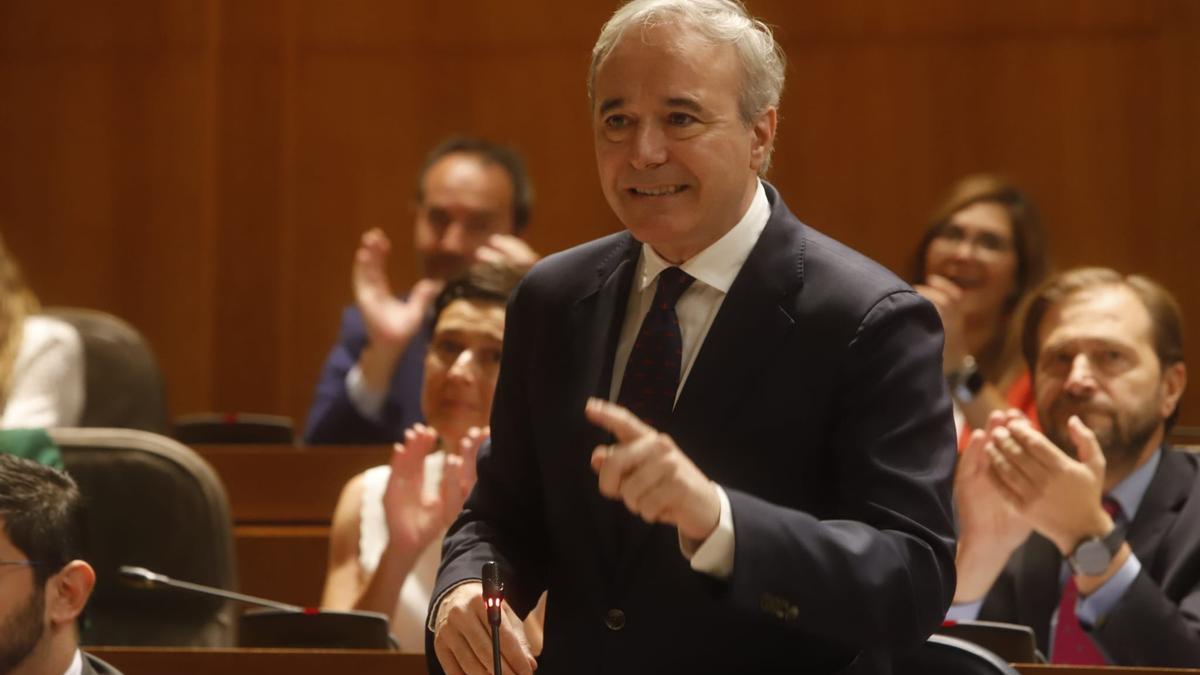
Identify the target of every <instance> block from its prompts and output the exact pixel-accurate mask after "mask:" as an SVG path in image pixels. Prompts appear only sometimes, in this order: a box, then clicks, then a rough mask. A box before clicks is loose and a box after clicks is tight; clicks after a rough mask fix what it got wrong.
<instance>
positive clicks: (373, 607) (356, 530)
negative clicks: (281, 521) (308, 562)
mask: <svg viewBox="0 0 1200 675" xmlns="http://www.w3.org/2000/svg"><path fill="white" fill-rule="evenodd" d="M519 278H520V271H518V270H516V269H515V268H510V267H508V266H504V265H500V264H492V263H477V264H476V265H474V266H472V267H471V268H470V270H469V271H468V273H467V275H466V276H465V277H462V278H459V279H455V280H452V281H449V282H447V284H446V286H445V288H444V289H443V290H442V291H441V293H440V294H439V295H438V297H437V299H436V300H435V302H434V313H435V318H434V326H433V337H432V339H431V340H430V343H429V349H428V351H427V352H426V356H425V375H424V381H423V384H422V387H421V407H422V412H423V413H424V417H425V419H426V420H427V422H428V423H427V424H417V425H415V426H414V427H413V428H411V429H409V430H408V431H407V432H406V433H405V439H404V442H403V443H397V444H396V446H395V452H394V453H393V454H392V461H391V463H390V465H383V466H377V467H374V468H371V469H367V470H366V471H364V472H363V473H361V474H359V475H358V476H356V477H354V478H352V479H350V481H349V482H348V483H347V484H346V486H345V487H344V488H343V490H342V495H341V497H340V498H339V499H338V504H337V508H336V510H335V512H334V516H333V527H332V529H331V531H330V537H329V538H330V551H329V571H328V574H327V576H326V580H325V592H324V597H323V598H322V605H323V606H324V607H326V608H329V609H339V610H343V609H360V610H370V611H376V612H383V613H384V614H387V615H388V616H389V617H390V624H391V630H392V633H393V634H394V635H395V636H396V638H397V639H398V640H399V641H400V648H401V649H402V650H403V651H406V652H423V651H424V649H425V617H426V613H427V611H428V609H429V601H430V599H431V598H430V595H431V594H432V592H433V586H434V579H435V577H436V575H437V567H438V562H439V561H440V559H441V550H442V536H443V535H444V534H445V532H446V528H447V527H448V526H449V525H450V523H451V522H452V521H453V520H454V518H455V517H456V516H457V515H458V512H459V511H460V510H462V505H463V501H464V500H465V499H466V496H467V493H469V492H470V491H471V488H472V487H474V485H475V456H476V453H478V451H479V448H480V446H481V445H482V444H483V442H484V441H485V440H487V436H488V428H487V425H488V421H489V418H490V416H491V412H492V396H493V394H494V393H495V390H496V378H497V376H498V375H499V371H500V355H501V350H502V346H503V338H504V312H505V303H506V302H507V300H508V296H509V293H511V291H512V289H513V287H514V286H515V285H516V282H517V280H518V279H519ZM539 617H540V613H539V614H537V615H536V616H535V615H534V614H531V615H530V619H528V620H527V621H526V635H527V638H528V639H529V640H530V642H531V643H532V644H533V645H534V646H537V647H538V649H539V650H540V644H541V637H540V636H541V620H540V618H539Z"/></svg>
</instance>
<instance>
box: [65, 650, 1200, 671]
mask: <svg viewBox="0 0 1200 675" xmlns="http://www.w3.org/2000/svg"><path fill="white" fill-rule="evenodd" d="M88 651H90V652H92V653H93V654H95V655H96V656H99V657H100V658H102V659H104V660H105V661H108V662H109V663H111V664H113V665H114V666H116V667H117V668H118V669H119V670H121V671H122V672H123V673H124V674H125V675H163V674H165V673H171V675H211V674H212V673H221V674H222V675H329V673H354V674H355V675H426V673H427V670H426V668H425V657H424V656H422V655H419V654H398V653H396V652H384V651H366V650H364V651H353V650H341V649H176V648H163V647H91V648H89V649H88ZM1015 666H1016V669H1017V670H1018V671H1019V672H1020V673H1021V675H1167V674H1169V673H1200V670H1191V669H1187V670H1180V669H1175V668H1121V667H1115V666H1104V667H1100V666H1051V665H1045V664H1022V663H1018V664H1015Z"/></svg>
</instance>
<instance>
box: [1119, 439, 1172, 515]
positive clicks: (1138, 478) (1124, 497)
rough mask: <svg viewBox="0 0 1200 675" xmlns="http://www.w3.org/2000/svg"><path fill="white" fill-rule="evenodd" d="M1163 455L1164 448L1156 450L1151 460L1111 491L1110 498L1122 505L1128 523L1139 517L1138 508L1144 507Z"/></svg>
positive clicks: (1122, 511)
mask: <svg viewBox="0 0 1200 675" xmlns="http://www.w3.org/2000/svg"><path fill="white" fill-rule="evenodd" d="M1162 453H1163V451H1162V448H1159V449H1158V450H1155V451H1154V454H1153V455H1152V456H1151V457H1150V459H1148V460H1146V462H1145V463H1144V464H1142V465H1141V466H1139V467H1138V468H1137V469H1136V470H1134V472H1133V473H1131V474H1129V475H1128V476H1126V477H1125V480H1122V481H1121V482H1120V483H1117V484H1116V486H1114V487H1113V489H1112V490H1110V491H1109V493H1108V496H1109V497H1112V498H1113V499H1115V500H1117V503H1118V504H1120V505H1121V513H1123V514H1125V518H1126V522H1130V523H1132V522H1133V519H1134V517H1135V516H1137V510H1138V507H1139V506H1141V505H1142V499H1143V498H1144V497H1145V496H1146V490H1148V489H1149V488H1150V481H1151V479H1153V478H1154V473H1155V472H1156V471H1158V463H1159V462H1160V461H1162Z"/></svg>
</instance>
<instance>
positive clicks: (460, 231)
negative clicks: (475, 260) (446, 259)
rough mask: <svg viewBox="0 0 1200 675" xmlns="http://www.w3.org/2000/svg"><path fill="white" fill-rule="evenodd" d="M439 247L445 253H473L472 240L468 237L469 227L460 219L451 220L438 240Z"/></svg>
mask: <svg viewBox="0 0 1200 675" xmlns="http://www.w3.org/2000/svg"><path fill="white" fill-rule="evenodd" d="M438 247H439V248H440V249H441V250H442V252H443V253H451V254H454V255H467V254H469V253H473V251H471V250H469V249H470V242H469V241H468V237H467V227H466V225H465V224H464V223H463V222H462V221H459V220H455V221H451V222H450V223H449V224H448V225H446V227H445V229H443V230H442V236H441V238H440V239H439V240H438Z"/></svg>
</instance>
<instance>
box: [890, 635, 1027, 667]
mask: <svg viewBox="0 0 1200 675" xmlns="http://www.w3.org/2000/svg"><path fill="white" fill-rule="evenodd" d="M892 673H893V675H1020V673H1018V671H1017V669H1016V668H1013V667H1012V666H1010V665H1009V664H1008V663H1006V662H1005V661H1004V659H1002V658H1000V657H999V656H996V654H995V653H994V652H991V651H988V650H987V649H984V648H983V647H980V646H979V645H976V644H973V643H970V642H967V641H966V640H960V639H958V638H952V637H946V636H945V635H933V636H930V638H929V639H928V640H926V641H925V644H923V645H921V646H920V647H918V648H917V649H915V650H913V651H911V652H909V653H907V654H903V655H901V656H899V657H898V658H896V660H895V661H894V662H893V664H892Z"/></svg>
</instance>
